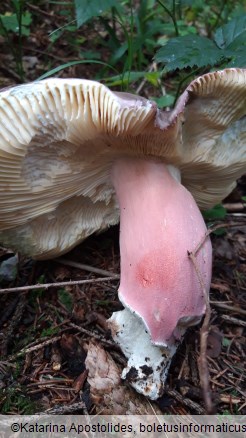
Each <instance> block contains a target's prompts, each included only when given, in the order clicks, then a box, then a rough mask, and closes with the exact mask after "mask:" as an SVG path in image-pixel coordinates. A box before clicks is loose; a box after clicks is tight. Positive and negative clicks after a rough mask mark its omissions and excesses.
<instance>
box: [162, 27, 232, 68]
mask: <svg viewBox="0 0 246 438" xmlns="http://www.w3.org/2000/svg"><path fill="white" fill-rule="evenodd" d="M223 57H224V55H223V51H222V50H220V49H218V47H216V45H215V44H214V43H213V41H211V40H209V39H208V38H205V37H201V36H199V35H185V36H182V37H177V38H171V39H170V40H169V41H168V42H167V43H166V45H165V46H163V47H161V48H160V49H159V50H158V52H157V54H156V55H155V59H156V61H157V62H162V63H164V64H165V70H166V71H172V70H176V69H180V70H181V69H183V68H186V67H194V66H197V67H205V66H207V65H211V66H213V65H215V64H217V63H219V62H220V61H221V60H222V59H223Z"/></svg>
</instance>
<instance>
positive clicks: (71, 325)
mask: <svg viewBox="0 0 246 438" xmlns="http://www.w3.org/2000/svg"><path fill="white" fill-rule="evenodd" d="M68 325H69V326H70V327H73V328H74V329H76V330H79V331H80V332H81V333H84V334H85V335H87V336H90V337H91V338H95V339H98V340H99V341H101V342H104V343H105V344H107V345H110V347H113V348H117V345H116V344H115V343H114V342H112V341H109V340H107V339H105V338H104V336H102V335H98V334H97V333H94V332H91V331H89V330H86V329H85V328H84V327H81V326H80V325H77V324H74V323H73V322H70V323H69V324H68Z"/></svg>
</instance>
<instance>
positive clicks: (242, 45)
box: [223, 31, 246, 68]
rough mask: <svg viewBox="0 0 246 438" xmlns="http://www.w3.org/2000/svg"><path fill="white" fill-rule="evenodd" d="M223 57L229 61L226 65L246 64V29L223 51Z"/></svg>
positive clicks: (240, 65) (241, 65)
mask: <svg viewBox="0 0 246 438" xmlns="http://www.w3.org/2000/svg"><path fill="white" fill-rule="evenodd" d="M223 52H224V54H225V57H227V58H229V59H230V61H229V62H228V63H227V67H242V68H245V66H246V31H245V32H243V33H242V34H241V35H239V36H238V37H237V38H236V39H235V40H234V41H233V42H232V43H231V44H230V45H229V46H228V48H227V49H225V50H224V51H223Z"/></svg>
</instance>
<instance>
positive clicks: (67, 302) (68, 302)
mask: <svg viewBox="0 0 246 438" xmlns="http://www.w3.org/2000/svg"><path fill="white" fill-rule="evenodd" d="M58 298H59V301H60V302H61V303H62V304H63V306H64V307H65V308H66V309H67V310H68V312H71V311H72V308H73V300H72V296H71V294H69V293H68V292H67V291H66V290H65V289H60V290H59V291H58Z"/></svg>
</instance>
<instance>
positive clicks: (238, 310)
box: [210, 301, 246, 315]
mask: <svg viewBox="0 0 246 438" xmlns="http://www.w3.org/2000/svg"><path fill="white" fill-rule="evenodd" d="M210 304H212V305H213V306H216V307H220V308H221V309H224V310H231V311H232V312H235V313H237V314H239V315H246V310H244V309H241V308H240V307H234V306H228V304H224V303H220V302H219V301H210Z"/></svg>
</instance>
